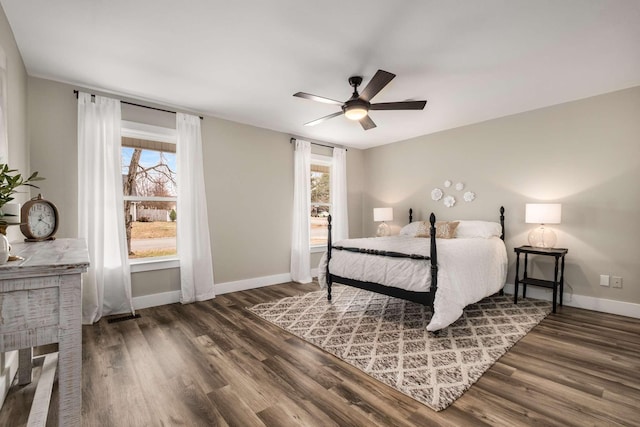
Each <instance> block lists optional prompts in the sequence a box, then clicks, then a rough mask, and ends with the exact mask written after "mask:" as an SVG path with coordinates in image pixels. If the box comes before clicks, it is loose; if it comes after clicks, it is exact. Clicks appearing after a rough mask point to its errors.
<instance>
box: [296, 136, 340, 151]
mask: <svg viewBox="0 0 640 427" xmlns="http://www.w3.org/2000/svg"><path fill="white" fill-rule="evenodd" d="M295 140H296V138H291V139H290V140H289V144H293V142H294V141H295ZM305 141H306V139H305ZM309 144H313V145H319V146H320V147H327V148H338V147H334V146H333V145H326V144H320V143H319V142H313V141H309ZM344 151H349V150H347V149H346V148H345V149H344Z"/></svg>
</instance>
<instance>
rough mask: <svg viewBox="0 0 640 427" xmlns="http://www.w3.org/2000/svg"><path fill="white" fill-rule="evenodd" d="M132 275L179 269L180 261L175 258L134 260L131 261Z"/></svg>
mask: <svg viewBox="0 0 640 427" xmlns="http://www.w3.org/2000/svg"><path fill="white" fill-rule="evenodd" d="M129 266H130V267H131V272H132V273H140V272H141V271H154V270H166V269H168V268H179V267H180V260H179V259H178V258H175V257H155V258H134V259H130V260H129Z"/></svg>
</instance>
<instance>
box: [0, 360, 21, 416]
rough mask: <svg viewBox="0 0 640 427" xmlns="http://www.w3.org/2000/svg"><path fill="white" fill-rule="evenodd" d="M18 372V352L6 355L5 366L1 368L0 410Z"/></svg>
mask: <svg viewBox="0 0 640 427" xmlns="http://www.w3.org/2000/svg"><path fill="white" fill-rule="evenodd" d="M16 372H18V351H17V350H14V351H8V352H6V353H4V366H0V408H2V404H3V403H4V399H5V397H7V393H9V388H10V387H11V383H12V382H13V378H14V377H15V376H16Z"/></svg>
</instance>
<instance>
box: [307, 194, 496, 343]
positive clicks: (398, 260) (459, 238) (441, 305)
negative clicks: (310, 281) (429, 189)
mask: <svg viewBox="0 0 640 427" xmlns="http://www.w3.org/2000/svg"><path fill="white" fill-rule="evenodd" d="M445 237H446V238H445ZM506 275H507V252H506V248H505V245H504V208H503V207H501V208H500V222H499V223H497V222H489V221H436V218H435V215H434V214H433V213H432V214H431V215H430V218H429V221H428V222H423V221H415V222H414V221H413V218H412V211H411V210H410V213H409V224H408V225H406V226H405V227H403V228H402V230H401V231H400V235H397V236H389V237H375V238H364V239H346V240H341V241H338V242H336V243H335V244H333V243H332V241H331V217H329V238H328V243H327V252H326V253H325V254H324V255H323V257H322V259H321V260H320V265H319V274H318V281H319V283H320V285H321V287H326V289H327V299H328V300H329V301H331V286H332V284H333V283H340V284H344V285H348V286H354V287H357V288H361V289H366V290H369V291H372V292H377V293H381V294H384V295H389V296H392V297H396V298H401V299H405V300H408V301H413V302H416V303H420V304H424V305H425V306H428V307H429V308H430V309H431V312H432V317H431V321H430V322H429V324H428V326H427V330H429V331H438V330H440V329H443V328H446V327H447V326H449V325H450V324H451V323H453V322H455V321H456V320H457V319H458V318H459V317H460V316H461V315H462V310H463V309H464V307H465V306H467V305H469V304H472V303H475V302H477V301H479V300H481V299H482V298H484V297H486V296H489V295H492V294H494V293H496V292H500V291H501V290H502V288H503V286H504V284H505V281H506Z"/></svg>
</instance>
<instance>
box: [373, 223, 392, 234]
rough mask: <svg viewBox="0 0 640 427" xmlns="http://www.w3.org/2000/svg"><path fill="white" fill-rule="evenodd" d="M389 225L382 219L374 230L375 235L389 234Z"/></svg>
mask: <svg viewBox="0 0 640 427" xmlns="http://www.w3.org/2000/svg"><path fill="white" fill-rule="evenodd" d="M389 231H390V230H389V226H388V225H387V224H386V223H385V222H384V221H383V222H381V223H380V225H379V226H378V231H377V232H376V236H378V237H384V236H388V235H389Z"/></svg>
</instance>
